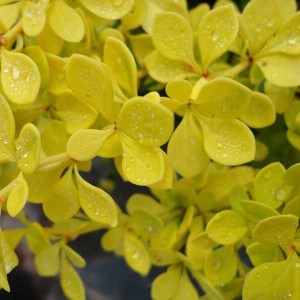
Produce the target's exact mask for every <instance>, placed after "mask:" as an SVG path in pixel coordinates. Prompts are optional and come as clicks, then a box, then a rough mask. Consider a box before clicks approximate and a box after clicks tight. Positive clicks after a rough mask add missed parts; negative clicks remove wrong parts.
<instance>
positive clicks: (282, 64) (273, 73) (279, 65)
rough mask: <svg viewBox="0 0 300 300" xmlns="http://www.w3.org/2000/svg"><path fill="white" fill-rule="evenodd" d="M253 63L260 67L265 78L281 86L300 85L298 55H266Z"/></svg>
mask: <svg viewBox="0 0 300 300" xmlns="http://www.w3.org/2000/svg"><path fill="white" fill-rule="evenodd" d="M255 63H256V64H257V65H258V66H259V67H260V68H261V71H262V72H263V73H264V75H265V77H266V79H268V80H269V81H270V82H271V83H273V84H275V85H278V86H281V87H294V86H297V85H300V78H299V76H298V71H299V68H300V57H299V56H292V55H267V56H262V57H259V58H257V59H256V60H255Z"/></svg>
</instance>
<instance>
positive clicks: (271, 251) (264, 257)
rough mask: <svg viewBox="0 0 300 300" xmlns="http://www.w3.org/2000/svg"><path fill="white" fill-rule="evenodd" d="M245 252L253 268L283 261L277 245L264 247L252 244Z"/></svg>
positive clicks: (264, 245)
mask: <svg viewBox="0 0 300 300" xmlns="http://www.w3.org/2000/svg"><path fill="white" fill-rule="evenodd" d="M246 252H247V254H248V256H249V258H250V260H251V263H252V264H253V265H254V266H259V265H261V264H262V263H265V262H272V261H281V260H283V259H284V257H283V253H282V251H281V249H280V247H279V246H277V245H266V244H261V243H258V242H254V243H252V244H251V245H250V246H248V247H247V250H246Z"/></svg>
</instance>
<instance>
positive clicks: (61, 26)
mask: <svg viewBox="0 0 300 300" xmlns="http://www.w3.org/2000/svg"><path fill="white" fill-rule="evenodd" d="M49 22H50V26H51V28H52V30H53V31H54V32H55V33H56V34H57V35H58V36H59V37H60V38H62V39H63V40H65V41H67V42H70V43H78V42H80V41H81V40H82V39H83V37H84V34H85V27H84V23H83V20H82V18H81V16H80V14H79V13H78V12H77V11H76V10H75V9H73V8H72V7H71V6H69V5H67V3H66V2H65V1H63V0H55V1H54V4H53V7H52V9H51V11H50V16H49Z"/></svg>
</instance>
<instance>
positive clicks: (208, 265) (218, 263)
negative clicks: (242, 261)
mask: <svg viewBox="0 0 300 300" xmlns="http://www.w3.org/2000/svg"><path fill="white" fill-rule="evenodd" d="M236 272H237V260H236V254H235V252H234V248H233V246H224V247H221V248H218V249H216V250H215V251H213V252H212V253H211V254H210V255H209V256H208V257H207V259H206V261H205V264H204V274H205V277H206V278H207V279H208V280H209V281H210V282H211V283H212V284H213V285H223V284H226V283H228V282H230V280H232V279H233V278H234V276H235V274H236Z"/></svg>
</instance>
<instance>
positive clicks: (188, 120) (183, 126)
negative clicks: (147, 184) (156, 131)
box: [168, 110, 209, 177]
mask: <svg viewBox="0 0 300 300" xmlns="http://www.w3.org/2000/svg"><path fill="white" fill-rule="evenodd" d="M168 155H169V157H170V159H171V161H172V164H173V166H174V169H175V171H176V172H177V173H179V174H180V175H182V176H184V177H193V176H195V175H197V174H199V173H201V172H202V171H204V170H205V169H206V168H207V166H208V164H209V157H208V156H207V154H206V152H205V150H204V147H203V137H202V134H201V131H200V128H198V126H197V125H196V123H195V121H194V118H193V114H192V113H191V112H190V111H189V110H188V111H187V112H186V113H185V115H184V117H183V119H182V121H181V122H180V124H179V125H178V127H177V128H176V129H175V131H174V133H173V135H172V137H171V138H170V141H169V144H168Z"/></svg>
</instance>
